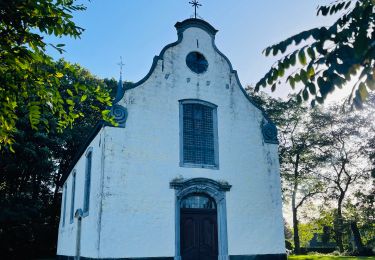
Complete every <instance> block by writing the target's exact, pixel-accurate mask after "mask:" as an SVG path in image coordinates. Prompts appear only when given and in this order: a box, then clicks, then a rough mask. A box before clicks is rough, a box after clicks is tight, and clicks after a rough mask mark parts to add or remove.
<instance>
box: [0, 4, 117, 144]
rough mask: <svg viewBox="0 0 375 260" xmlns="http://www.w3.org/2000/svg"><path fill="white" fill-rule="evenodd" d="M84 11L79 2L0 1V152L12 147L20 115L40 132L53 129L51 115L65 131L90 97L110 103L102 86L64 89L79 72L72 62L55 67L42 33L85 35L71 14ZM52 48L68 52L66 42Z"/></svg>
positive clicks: (76, 86) (78, 115)
mask: <svg viewBox="0 0 375 260" xmlns="http://www.w3.org/2000/svg"><path fill="white" fill-rule="evenodd" d="M83 10H85V7H84V6H82V5H77V4H75V1H74V0H56V1H54V0H42V1H23V0H10V1H1V2H0V13H1V15H0V60H1V63H0V104H1V105H0V149H1V148H4V147H10V149H13V148H12V146H11V144H13V143H14V141H15V139H14V134H15V132H16V131H17V122H18V121H19V120H20V114H21V113H22V114H23V113H26V114H27V118H28V122H29V124H30V127H31V128H32V129H33V130H35V131H40V130H44V131H49V130H50V129H51V127H52V126H51V125H50V122H49V120H48V117H49V116H50V115H52V116H53V117H56V118H57V119H58V121H57V125H56V130H57V131H59V132H61V130H62V129H64V128H66V127H67V126H71V125H72V123H73V121H74V120H76V119H77V118H79V117H82V116H83V114H82V111H80V110H79V109H77V107H78V104H79V103H81V102H85V100H86V99H87V98H89V97H90V98H96V100H97V101H98V102H99V103H101V104H106V105H110V102H109V101H110V97H109V95H108V93H106V92H105V91H104V89H103V88H101V87H100V86H99V85H95V84H94V85H93V84H89V82H78V83H77V84H74V85H70V86H69V87H68V88H65V87H66V84H65V83H66V81H67V80H68V79H69V77H70V76H71V75H74V76H75V77H78V75H79V74H80V72H79V71H77V70H76V69H77V68H76V67H75V66H74V65H72V64H69V63H63V62H62V63H58V64H56V63H55V62H54V61H53V60H52V58H51V57H50V56H48V55H46V53H45V51H46V47H47V46H48V44H47V43H46V42H45V40H44V38H43V35H55V36H56V37H61V36H71V37H74V38H77V37H80V35H81V34H82V32H83V29H82V28H80V27H78V26H77V25H75V23H74V22H73V20H72V17H73V16H72V13H73V12H75V11H83ZM50 46H52V47H54V48H55V49H56V50H57V51H59V52H63V49H62V48H63V44H57V45H51V44H50ZM65 94H68V95H67V96H66V95H65ZM64 96H65V97H66V98H63V97H64ZM93 106H96V108H98V107H97V104H93ZM21 110H22V111H21ZM107 114H108V113H107V112H106V114H105V115H107ZM53 127H55V126H53Z"/></svg>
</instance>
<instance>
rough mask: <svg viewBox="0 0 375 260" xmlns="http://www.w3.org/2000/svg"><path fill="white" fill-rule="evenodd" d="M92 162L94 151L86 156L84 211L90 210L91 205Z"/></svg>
mask: <svg viewBox="0 0 375 260" xmlns="http://www.w3.org/2000/svg"><path fill="white" fill-rule="evenodd" d="M91 163H92V152H91V151H90V152H89V153H88V154H87V156H86V174H85V194H84V202H83V212H85V213H88V212H89V206H90V186H91Z"/></svg>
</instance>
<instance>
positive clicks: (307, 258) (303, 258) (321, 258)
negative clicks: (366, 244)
mask: <svg viewBox="0 0 375 260" xmlns="http://www.w3.org/2000/svg"><path fill="white" fill-rule="evenodd" d="M331 259H332V260H370V259H372V260H374V259H375V257H374V256H331V255H298V256H297V255H292V256H289V257H288V260H331Z"/></svg>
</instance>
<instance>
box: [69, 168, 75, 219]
mask: <svg viewBox="0 0 375 260" xmlns="http://www.w3.org/2000/svg"><path fill="white" fill-rule="evenodd" d="M75 192H76V172H73V180H72V197H71V202H70V223H73V219H74V198H75Z"/></svg>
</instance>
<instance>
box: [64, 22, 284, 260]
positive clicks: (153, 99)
mask: <svg viewBox="0 0 375 260" xmlns="http://www.w3.org/2000/svg"><path fill="white" fill-rule="evenodd" d="M176 29H177V32H178V40H177V41H176V42H175V43H172V44H170V45H167V46H166V47H165V48H164V49H163V50H162V51H161V53H160V55H159V56H156V57H155V58H154V61H153V64H152V66H151V69H150V71H149V73H148V74H147V75H146V76H145V78H143V79H142V80H140V81H139V82H137V83H134V84H131V85H128V86H127V88H126V89H125V90H123V91H121V94H120V95H119V96H118V98H117V99H116V101H115V105H116V106H117V107H119V108H122V109H123V110H124V108H126V112H127V113H126V114H127V117H126V122H125V128H122V127H108V126H107V127H103V128H102V129H101V130H100V131H99V133H98V135H97V137H95V138H94V139H93V142H95V145H92V147H94V149H93V151H92V153H93V155H94V157H93V160H94V161H93V162H92V165H94V166H95V167H93V168H92V170H91V179H90V181H91V184H92V185H91V190H90V203H89V205H90V210H89V212H90V213H89V214H88V215H87V216H85V215H84V214H83V215H80V214H79V212H80V211H79V209H80V207H83V206H82V205H83V204H82V203H80V202H79V201H78V202H75V203H74V205H75V209H74V211H75V212H76V213H77V214H76V217H75V219H74V221H73V223H71V224H67V223H65V224H64V225H62V223H60V230H59V244H58V252H57V254H58V255H59V256H60V257H61V258H64V257H66V256H75V255H77V254H79V255H80V256H84V257H89V258H99V259H101V258H116V259H122V258H123V259H133V258H134V259H136V258H142V259H146V258H152V257H158V258H157V259H183V260H184V259H253V257H254V256H258V257H263V258H264V259H284V258H285V248H284V234H283V220H282V215H281V190H280V177H279V162H278V153H277V140H276V139H275V131H274V128H272V123H271V122H270V121H269V119H268V118H267V116H266V115H265V114H264V113H263V112H262V110H261V109H259V108H258V107H257V106H256V105H255V104H254V103H253V102H252V101H251V99H249V97H248V96H247V95H246V93H245V92H244V89H243V88H242V86H241V84H240V82H239V79H238V76H237V73H236V71H234V70H233V68H232V65H231V64H230V62H229V60H228V58H227V57H225V56H224V55H223V54H222V53H221V52H220V51H219V50H218V49H217V47H216V46H215V34H216V32H217V31H216V30H215V29H214V28H213V27H212V26H211V25H210V24H208V23H207V22H205V21H202V20H199V19H188V20H185V21H183V22H181V23H177V24H176ZM191 53H193V54H192V55H190V57H189V58H187V57H188V55H189V54H191ZM202 57H203V58H202ZM187 60H188V61H187ZM189 66H190V67H189ZM197 72H198V73H197ZM270 124H271V130H270V131H268V132H269V136H267V135H265V131H264V129H265V127H264V126H267V127H268V128H270ZM262 129H263V131H262ZM96 160H98V161H96ZM84 161H85V156H84V155H83V156H82V158H81V159H80V160H78V162H77V165H83V164H84ZM81 168H82V167H80V169H81ZM75 172H76V173H75V175H76V176H77V177H76V178H77V180H81V177H79V176H80V174H81V176H84V175H85V172H82V173H80V172H79V171H75ZM70 179H71V176H69V177H68V178H67V179H66V184H67V185H68V188H67V189H66V190H67V191H68V192H69V190H70V189H71V188H69V184H70ZM84 183H85V182H84V181H83V180H82V181H78V182H77V183H76V184H75V186H76V189H77V191H76V194H77V193H79V192H82V191H83V190H84V189H83V187H80V186H79V185H80V184H82V185H86V186H87V182H86V184H84ZM86 189H87V188H86ZM63 196H64V195H63ZM65 196H66V195H65ZM75 197H77V198H80V197H84V196H80V195H76V196H75ZM68 201H69V196H68ZM202 201H205V203H206V204H204V203H203V202H202ZM207 203H210V204H209V205H210V206H209V207H208V206H207V205H208V204H207ZM186 205H188V206H186ZM67 208H68V209H69V207H67ZM68 209H65V210H64V209H63V210H62V214H63V213H64V212H65V213H66V214H69V212H67V211H68ZM189 221H190V222H189ZM207 223H208V224H207ZM195 229H197V230H198V231H197V232H198V233H199V234H203V235H200V236H198V235H197V236H196V235H194V234H193V233H194V232H195V231H194V232H193V233H191V232H190V231H191V230H195ZM210 234H211V235H212V236H211V235H210ZM202 236H203V237H202ZM189 241H190V242H189ZM202 241H206V242H204V243H203V244H204V245H203V244H202ZM207 241H208V242H207ZM189 243H190V244H189Z"/></svg>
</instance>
